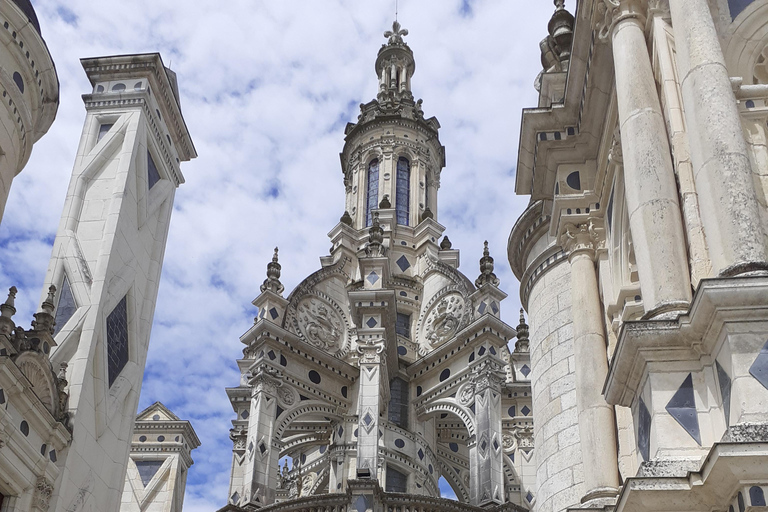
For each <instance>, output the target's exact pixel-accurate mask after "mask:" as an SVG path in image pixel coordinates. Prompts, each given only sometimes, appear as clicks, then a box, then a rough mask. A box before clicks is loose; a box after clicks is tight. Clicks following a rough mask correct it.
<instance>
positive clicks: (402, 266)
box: [395, 255, 411, 272]
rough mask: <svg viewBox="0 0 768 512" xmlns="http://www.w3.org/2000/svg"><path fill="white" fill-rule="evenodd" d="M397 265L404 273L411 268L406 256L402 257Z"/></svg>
mask: <svg viewBox="0 0 768 512" xmlns="http://www.w3.org/2000/svg"><path fill="white" fill-rule="evenodd" d="M395 263H397V266H398V267H400V270H402V271H403V272H405V271H406V270H408V269H409V268H411V262H410V261H408V258H406V257H405V255H403V256H400V258H399V259H398V260H397V261H396V262H395Z"/></svg>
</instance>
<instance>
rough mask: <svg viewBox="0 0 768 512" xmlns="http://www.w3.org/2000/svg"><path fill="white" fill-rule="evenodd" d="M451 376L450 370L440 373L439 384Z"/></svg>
mask: <svg viewBox="0 0 768 512" xmlns="http://www.w3.org/2000/svg"><path fill="white" fill-rule="evenodd" d="M450 376H451V370H449V369H448V368H446V369H445V370H443V371H442V372H440V382H443V381H444V380H445V379H447V378H448V377H450Z"/></svg>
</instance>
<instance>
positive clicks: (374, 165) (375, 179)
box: [365, 158, 379, 226]
mask: <svg viewBox="0 0 768 512" xmlns="http://www.w3.org/2000/svg"><path fill="white" fill-rule="evenodd" d="M378 207H379V160H378V158H374V159H373V160H371V163H369V164H368V191H367V193H366V198H365V225H366V226H370V225H371V224H373V214H372V210H375V209H376V208H378Z"/></svg>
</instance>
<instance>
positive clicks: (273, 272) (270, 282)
mask: <svg viewBox="0 0 768 512" xmlns="http://www.w3.org/2000/svg"><path fill="white" fill-rule="evenodd" d="M277 250H278V249H277V247H275V254H273V255H272V261H270V262H269V263H267V278H266V279H265V280H264V282H263V283H262V284H261V288H260V289H261V292H262V293H264V292H265V291H267V290H270V291H272V292H274V293H276V294H278V295H280V294H282V293H283V290H285V287H284V286H283V284H282V283H281V282H280V270H281V269H282V267H281V266H280V263H278V262H277Z"/></svg>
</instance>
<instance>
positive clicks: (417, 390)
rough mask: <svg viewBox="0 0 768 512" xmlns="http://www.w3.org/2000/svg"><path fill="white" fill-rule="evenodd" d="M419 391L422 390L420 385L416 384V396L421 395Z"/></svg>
mask: <svg viewBox="0 0 768 512" xmlns="http://www.w3.org/2000/svg"><path fill="white" fill-rule="evenodd" d="M421 392H422V389H421V386H416V396H421Z"/></svg>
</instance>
